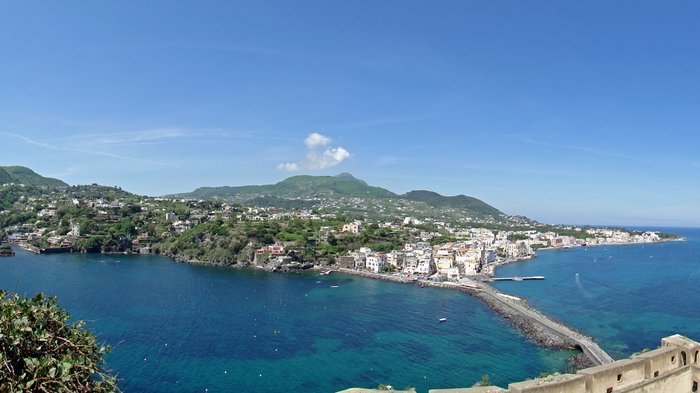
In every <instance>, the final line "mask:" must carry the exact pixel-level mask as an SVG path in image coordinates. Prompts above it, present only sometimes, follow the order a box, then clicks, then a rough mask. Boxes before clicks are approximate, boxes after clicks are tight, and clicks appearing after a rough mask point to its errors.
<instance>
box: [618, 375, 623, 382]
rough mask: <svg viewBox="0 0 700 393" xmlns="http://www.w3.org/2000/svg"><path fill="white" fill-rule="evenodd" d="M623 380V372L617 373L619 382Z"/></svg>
mask: <svg viewBox="0 0 700 393" xmlns="http://www.w3.org/2000/svg"><path fill="white" fill-rule="evenodd" d="M620 381H622V374H617V382H620Z"/></svg>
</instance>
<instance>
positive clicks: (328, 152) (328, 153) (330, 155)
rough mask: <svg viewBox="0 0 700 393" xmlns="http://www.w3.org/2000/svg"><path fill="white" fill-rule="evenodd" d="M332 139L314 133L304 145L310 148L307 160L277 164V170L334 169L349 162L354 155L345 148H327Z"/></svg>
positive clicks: (307, 138)
mask: <svg viewBox="0 0 700 393" xmlns="http://www.w3.org/2000/svg"><path fill="white" fill-rule="evenodd" d="M331 141H332V140H331V138H329V137H327V136H325V135H322V134H319V133H317V132H313V133H311V134H309V135H308V136H307V137H306V139H305V140H304V144H305V145H306V147H307V148H308V150H307V152H306V159H305V160H303V161H300V162H286V163H280V164H277V169H279V170H283V171H288V172H296V171H298V170H300V169H309V170H322V169H326V168H332V167H334V166H336V165H338V164H340V163H341V162H343V161H345V160H347V159H348V158H350V157H351V156H352V155H351V154H350V152H349V151H348V150H347V149H345V148H344V147H340V146H338V147H327V148H325V149H322V148H323V147H324V146H328V145H329V144H330V143H331Z"/></svg>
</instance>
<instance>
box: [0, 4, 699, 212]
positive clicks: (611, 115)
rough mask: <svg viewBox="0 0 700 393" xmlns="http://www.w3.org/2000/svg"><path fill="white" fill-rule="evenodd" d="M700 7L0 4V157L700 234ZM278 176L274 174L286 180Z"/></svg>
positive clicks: (148, 179) (191, 184) (56, 170)
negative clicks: (422, 193) (417, 194)
mask: <svg viewBox="0 0 700 393" xmlns="http://www.w3.org/2000/svg"><path fill="white" fill-rule="evenodd" d="M698 20H700V3H698V2H690V1H688V2H683V1H678V2H644V1H613V2H611V1H599V2H596V1H586V2H574V1H528V2H526V1H498V2H497V1H438V2H435V1H422V2H415V1H376V0H373V1H343V2H341V1H294V2H290V1H279V2H269V1H256V2H245V3H244V2H232V1H201V2H180V1H173V0H169V1H162V2H158V1H150V2H141V1H118V2H117V1H102V2H87V3H86V2H38V1H37V2H33V1H23V2H3V3H1V4H0V141H2V142H1V143H2V146H3V149H2V154H1V155H0V164H2V165H12V164H21V165H26V166H29V167H32V168H33V169H35V170H36V171H38V172H39V173H42V174H45V175H49V176H55V177H59V178H61V179H63V180H65V181H67V182H68V183H71V184H85V183H92V182H99V183H101V184H107V185H120V186H122V187H123V188H125V189H127V190H129V191H132V192H136V193H141V194H149V195H160V194H166V193H173V192H183V191H190V190H192V189H194V188H196V187H199V186H205V185H243V184H267V183H273V182H277V181H280V180H282V179H284V178H286V177H288V176H290V175H292V174H319V175H326V174H331V175H333V174H337V173H340V172H350V173H352V174H354V175H355V176H357V177H359V178H362V179H364V180H366V181H367V182H368V183H370V184H372V185H379V186H382V187H385V188H388V189H390V190H392V191H395V192H398V193H403V192H406V191H409V190H412V189H430V190H434V191H437V192H440V193H442V194H446V195H454V194H466V195H471V196H475V197H478V198H481V199H483V200H484V201H486V202H488V203H490V204H492V205H494V206H496V207H498V208H500V209H501V210H503V211H505V212H507V213H509V214H523V215H527V216H530V217H532V218H534V219H537V220H540V221H543V222H556V223H591V224H624V225H683V226H700V203H698V202H699V201H700V181H699V180H700V176H699V175H698V174H699V173H700V152H698V148H699V147H700V129H699V127H700V72H698V70H700V50H699V49H700V45H699V44H700V42H699V41H700V28H699V27H698V24H697V21H698ZM290 170H292V171H290Z"/></svg>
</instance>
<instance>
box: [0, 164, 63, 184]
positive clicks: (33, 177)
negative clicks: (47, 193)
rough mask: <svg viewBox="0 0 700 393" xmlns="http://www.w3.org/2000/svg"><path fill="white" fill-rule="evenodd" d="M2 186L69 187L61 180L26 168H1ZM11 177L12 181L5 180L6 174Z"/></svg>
mask: <svg viewBox="0 0 700 393" xmlns="http://www.w3.org/2000/svg"><path fill="white" fill-rule="evenodd" d="M0 169H1V170H2V171H0V184H4V183H21V184H26V185H30V186H47V187H67V186H68V184H66V183H64V182H63V181H61V180H58V179H54V178H51V177H44V176H41V175H39V174H38V173H36V172H34V171H33V170H31V169H29V168H27V167H25V166H3V167H0ZM3 172H4V173H6V174H8V175H9V176H10V179H9V180H10V181H6V180H4V179H3V177H4V173H3Z"/></svg>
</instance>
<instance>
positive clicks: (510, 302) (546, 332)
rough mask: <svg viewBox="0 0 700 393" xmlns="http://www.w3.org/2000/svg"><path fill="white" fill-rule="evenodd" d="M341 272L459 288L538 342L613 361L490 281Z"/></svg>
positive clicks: (599, 361)
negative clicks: (450, 280) (439, 279)
mask: <svg viewBox="0 0 700 393" xmlns="http://www.w3.org/2000/svg"><path fill="white" fill-rule="evenodd" d="M337 271H338V272H341V273H348V274H353V275H358V276H363V277H368V278H375V279H380V280H385V281H393V282H399V283H404V284H413V285H417V284H418V285H421V286H426V287H428V286H429V287H438V288H449V289H457V290H460V291H462V292H466V293H468V294H470V295H472V296H474V297H475V298H477V299H479V300H481V301H483V302H484V303H485V304H486V305H487V306H488V307H489V308H491V310H493V311H494V312H495V313H497V314H498V315H500V316H501V317H503V318H504V319H505V320H507V321H508V322H510V323H511V324H512V325H513V326H514V327H515V328H516V329H518V330H520V331H521V332H522V333H523V334H524V335H525V336H527V337H528V338H529V339H530V340H532V341H533V342H535V343H536V344H538V345H541V346H543V347H547V348H556V349H578V350H580V351H581V352H582V353H583V354H584V355H585V356H586V358H588V360H590V363H591V364H592V365H602V364H608V363H611V362H612V361H613V358H611V357H610V355H608V354H607V353H606V352H605V351H604V350H603V349H602V348H601V347H600V346H599V345H598V344H596V342H595V340H593V338H591V337H589V336H586V335H585V334H583V333H581V332H578V331H576V330H574V329H572V328H570V327H568V326H566V325H565V324H563V323H561V322H559V321H557V320H555V319H553V318H552V317H550V316H548V315H545V314H543V313H542V312H540V311H538V310H537V309H535V308H533V307H531V306H530V305H529V304H528V303H527V301H525V300H523V299H520V298H518V297H516V296H511V295H507V294H504V293H501V292H499V291H498V290H496V289H495V288H494V287H492V286H490V285H488V284H486V283H476V282H473V283H471V284H463V283H456V282H449V281H447V282H436V281H431V280H424V279H415V278H408V277H402V276H398V275H387V274H379V273H371V272H363V271H358V270H352V269H343V268H340V269H338V270H337Z"/></svg>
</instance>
